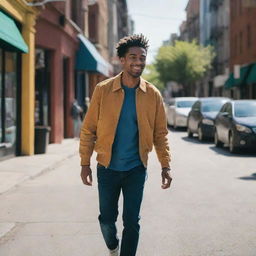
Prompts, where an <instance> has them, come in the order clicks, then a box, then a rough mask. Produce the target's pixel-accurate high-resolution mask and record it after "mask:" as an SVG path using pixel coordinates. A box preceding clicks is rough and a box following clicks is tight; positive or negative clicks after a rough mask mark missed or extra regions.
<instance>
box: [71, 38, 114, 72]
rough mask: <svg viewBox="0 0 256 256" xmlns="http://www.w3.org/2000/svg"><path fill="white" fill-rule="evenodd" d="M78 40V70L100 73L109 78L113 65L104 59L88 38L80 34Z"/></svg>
mask: <svg viewBox="0 0 256 256" xmlns="http://www.w3.org/2000/svg"><path fill="white" fill-rule="evenodd" d="M78 38H79V39H80V46H79V51H78V53H77V58H76V69H77V70H86V71H92V72H99V73H101V74H103V75H104V76H109V75H110V74H109V73H110V69H111V68H112V67H111V65H110V64H109V63H108V62H107V61H105V60H104V59H103V57H102V56H101V55H100V53H99V52H98V51H97V49H96V48H95V46H94V45H93V44H92V43H91V42H90V41H89V40H88V39H87V38H86V37H84V36H83V35H82V34H79V35H78Z"/></svg>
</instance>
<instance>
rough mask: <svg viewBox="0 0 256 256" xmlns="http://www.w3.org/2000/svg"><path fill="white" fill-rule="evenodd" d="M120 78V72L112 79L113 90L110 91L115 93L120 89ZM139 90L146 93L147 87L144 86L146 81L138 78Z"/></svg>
mask: <svg viewBox="0 0 256 256" xmlns="http://www.w3.org/2000/svg"><path fill="white" fill-rule="evenodd" d="M121 77H122V72H121V73H119V74H118V75H117V76H116V77H114V82H113V89H112V91H113V92H115V91H117V90H119V89H121V88H122V87H121ZM139 88H140V89H141V90H142V91H143V92H147V86H146V81H145V80H144V79H143V78H142V77H140V84H139Z"/></svg>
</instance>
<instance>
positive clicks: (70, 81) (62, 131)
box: [35, 0, 111, 143]
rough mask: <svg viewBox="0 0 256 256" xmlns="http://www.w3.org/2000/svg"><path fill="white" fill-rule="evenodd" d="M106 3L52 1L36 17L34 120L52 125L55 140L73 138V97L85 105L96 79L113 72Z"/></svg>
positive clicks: (81, 104)
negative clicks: (110, 60)
mask: <svg viewBox="0 0 256 256" xmlns="http://www.w3.org/2000/svg"><path fill="white" fill-rule="evenodd" d="M104 2H106V1H96V3H95V4H94V3H93V5H90V6H88V2H87V0H76V1H71V0H67V1H66V2H65V3H64V2H61V3H49V4H47V6H46V7H45V8H43V9H42V10H41V13H40V15H39V18H38V20H37V24H36V95H35V100H36V101H35V122H36V125H39V126H41V125H43V126H49V127H50V128H51V132H50V142H51V143H60V142H61V141H62V139H63V138H70V137H73V135H74V134H73V130H74V129H73V120H72V116H71V108H72V103H73V101H74V100H75V99H77V101H78V103H79V105H80V106H81V107H82V108H84V109H86V104H87V103H88V99H89V98H90V96H91V95H92V92H93V89H94V86H95V85H96V83H98V82H99V81H101V80H103V79H105V78H106V77H108V76H109V75H110V72H109V70H110V69H111V66H110V65H109V64H108V51H107V49H108V45H107V38H105V37H104V35H107V26H106V24H108V20H107V19H108V17H107V16H106V15H107V14H106V15H104V13H107V6H106V3H105V5H104ZM100 6H103V7H102V8H100ZM105 6H106V8H105ZM86 36H89V38H87V37H86ZM93 43H94V44H93ZM95 46H96V47H95ZM103 56H104V58H103Z"/></svg>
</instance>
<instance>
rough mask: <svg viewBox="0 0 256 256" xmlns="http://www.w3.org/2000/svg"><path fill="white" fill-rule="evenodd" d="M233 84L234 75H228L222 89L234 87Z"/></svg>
mask: <svg viewBox="0 0 256 256" xmlns="http://www.w3.org/2000/svg"><path fill="white" fill-rule="evenodd" d="M234 84H235V78H234V74H233V73H230V75H229V77H228V79H227V81H226V82H225V84H224V88H226V89H229V88H232V87H233V86H234Z"/></svg>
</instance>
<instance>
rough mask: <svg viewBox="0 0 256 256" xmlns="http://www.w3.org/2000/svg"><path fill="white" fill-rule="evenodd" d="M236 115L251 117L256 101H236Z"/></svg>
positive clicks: (254, 114)
mask: <svg viewBox="0 0 256 256" xmlns="http://www.w3.org/2000/svg"><path fill="white" fill-rule="evenodd" d="M234 110H235V116H236V117H252V116H256V101H255V102H254V101H252V102H236V103H235V107H234Z"/></svg>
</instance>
